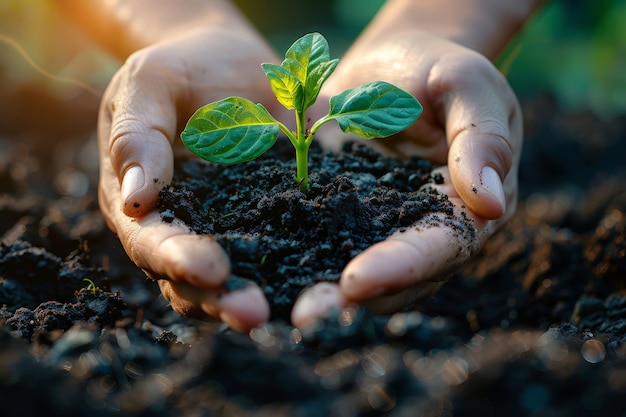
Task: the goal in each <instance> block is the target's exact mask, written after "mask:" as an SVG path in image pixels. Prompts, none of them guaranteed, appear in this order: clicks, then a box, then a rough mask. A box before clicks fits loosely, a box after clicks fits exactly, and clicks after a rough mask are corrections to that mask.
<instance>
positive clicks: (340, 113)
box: [328, 81, 422, 139]
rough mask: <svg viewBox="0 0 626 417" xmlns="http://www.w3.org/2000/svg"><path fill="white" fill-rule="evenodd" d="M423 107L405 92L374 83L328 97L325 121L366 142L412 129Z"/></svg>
mask: <svg viewBox="0 0 626 417" xmlns="http://www.w3.org/2000/svg"><path fill="white" fill-rule="evenodd" d="M421 113H422V105H421V104H420V103H419V102H418V101H417V99H416V98H415V97H413V96H412V95H411V94H409V93H407V92H406V91H404V90H402V89H400V88H398V87H396V86H394V85H392V84H389V83H386V82H383V81H374V82H371V83H367V84H364V85H362V86H360V87H357V88H353V89H350V90H346V91H344V92H343V93H341V94H339V95H336V96H334V97H331V99H330V111H329V113H328V118H329V119H330V120H332V119H334V120H337V123H338V124H339V127H340V128H341V130H342V131H344V132H350V133H354V134H356V135H359V136H361V137H363V138H365V139H372V138H384V137H387V136H390V135H393V134H395V133H398V132H400V131H402V130H404V129H406V128H407V127H409V126H411V125H412V124H413V122H414V121H415V119H417V118H418V117H419V115H420V114H421Z"/></svg>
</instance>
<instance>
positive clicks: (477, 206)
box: [444, 69, 522, 219]
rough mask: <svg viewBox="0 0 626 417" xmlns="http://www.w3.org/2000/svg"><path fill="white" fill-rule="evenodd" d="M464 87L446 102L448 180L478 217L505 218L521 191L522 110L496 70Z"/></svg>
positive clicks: (463, 85) (465, 83) (462, 85)
mask: <svg viewBox="0 0 626 417" xmlns="http://www.w3.org/2000/svg"><path fill="white" fill-rule="evenodd" d="M476 77H478V79H475V80H470V81H466V82H464V83H463V84H461V87H460V88H458V89H456V90H455V91H454V92H452V93H451V94H449V95H447V97H446V99H445V100H444V112H445V118H446V132H447V141H448V147H449V152H448V167H449V169H450V179H451V182H452V184H453V185H454V188H455V190H456V191H457V192H458V194H459V196H460V197H461V198H462V200H463V202H464V203H465V204H466V205H467V206H468V207H469V208H470V209H471V210H472V211H473V212H474V213H476V214H477V215H478V216H480V217H482V218H485V219H496V218H499V217H500V216H502V215H503V214H504V213H505V212H507V205H509V204H512V203H513V201H514V199H515V194H516V189H517V165H518V161H519V156H520V152H521V142H522V127H521V111H520V109H519V104H518V102H517V99H516V98H515V95H514V94H513V92H512V90H511V89H510V87H509V86H508V83H507V82H506V81H505V80H504V77H502V76H501V75H500V73H498V72H497V71H496V70H495V69H493V70H492V71H491V74H489V75H488V76H487V79H485V76H484V75H478V76H476Z"/></svg>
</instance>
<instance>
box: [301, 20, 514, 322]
mask: <svg viewBox="0 0 626 417" xmlns="http://www.w3.org/2000/svg"><path fill="white" fill-rule="evenodd" d="M373 80H383V81H388V82H391V83H393V84H396V85H397V86H399V87H401V88H403V89H405V90H407V91H409V92H411V93H412V94H413V95H415V96H416V97H417V98H418V99H419V100H420V102H421V103H422V105H423V106H424V112H423V114H422V116H421V117H420V118H419V119H418V121H417V122H416V123H415V124H414V125H413V126H411V127H410V128H409V129H407V130H406V131H405V132H403V133H402V134H401V135H399V136H398V137H395V138H389V139H383V140H381V141H376V142H374V143H373V145H374V146H376V147H378V148H379V149H381V150H383V151H386V152H388V153H391V154H395V155H400V156H408V155H420V156H422V157H425V158H428V159H430V160H432V161H433V162H435V163H438V164H443V165H442V166H441V167H440V168H437V171H438V172H440V173H441V174H442V175H443V177H444V178H445V181H444V183H443V184H442V185H438V186H436V188H437V189H438V190H439V191H441V192H442V193H445V194H447V195H448V196H449V198H450V201H451V202H453V203H454V205H455V207H456V213H457V215H460V213H461V212H465V213H466V214H467V216H468V217H469V218H471V219H472V220H473V227H474V231H473V232H472V231H466V232H465V233H459V232H458V230H456V231H455V230H454V228H453V227H450V226H444V225H442V226H439V227H429V226H427V225H425V224H420V223H418V224H417V225H416V226H415V227H414V228H412V229H410V230H408V231H406V232H403V233H395V234H394V235H392V236H390V237H389V238H388V239H387V240H385V241H383V242H380V243H378V244H376V245H374V246H372V247H370V248H368V249H367V250H365V251H364V252H362V253H361V254H359V255H358V256H357V257H355V258H354V259H353V260H352V261H351V262H350V263H349V264H348V265H347V266H346V268H345V269H344V271H343V274H342V276H341V279H340V282H339V284H338V285H336V284H329V283H323V284H318V285H316V286H314V287H312V288H311V289H309V290H307V291H306V292H305V293H304V294H303V295H302V296H301V297H300V299H299V300H298V302H297V303H296V305H295V306H294V309H293V312H292V322H293V323H294V324H295V325H296V326H299V327H302V326H306V325H309V324H311V323H312V322H314V321H316V320H317V319H318V318H320V317H324V316H327V315H328V314H329V312H330V311H331V310H333V309H341V308H344V307H346V306H347V305H349V304H350V303H360V304H368V305H370V306H372V307H373V308H374V309H375V310H378V311H379V312H383V313H393V312H396V311H399V310H401V309H403V308H405V307H407V306H408V305H411V304H413V303H416V302H418V301H419V300H422V299H424V298H426V297H429V296H430V295H432V294H433V293H434V292H435V291H436V290H437V289H439V288H440V287H441V285H443V283H444V282H445V281H446V280H447V277H448V276H449V274H450V273H452V272H454V270H455V269H456V268H457V267H458V266H459V265H461V264H463V263H464V262H465V261H467V260H468V259H469V258H470V257H471V256H472V255H473V254H475V253H476V252H477V251H478V250H479V249H480V248H481V247H482V245H483V243H484V242H485V241H486V239H487V238H489V237H490V236H491V235H492V234H493V233H494V232H495V231H496V230H497V229H498V228H499V227H500V226H501V225H502V224H503V223H504V222H505V221H507V220H508V219H509V218H510V217H511V216H512V214H513V212H514V210H515V205H516V199H517V171H518V164H519V157H520V152H521V147H522V117H521V111H520V107H519V104H518V102H517V99H516V97H515V95H514V94H513V92H512V90H511V88H510V87H509V85H508V84H507V82H506V80H505V79H504V77H503V76H502V75H501V74H500V73H499V72H498V71H497V70H496V69H495V68H494V67H493V65H492V64H491V63H490V62H489V61H488V60H487V59H486V58H484V57H483V56H481V55H480V54H478V53H476V52H474V51H472V50H470V49H467V48H465V47H462V46H460V45H458V44H455V43H453V42H450V41H447V40H445V39H442V38H439V37H436V36H434V35H432V34H429V33H425V32H419V31H410V32H407V31H402V32H398V31H393V30H388V31H384V32H382V33H381V32H379V33H378V35H377V36H375V37H372V36H370V37H369V38H368V40H367V41H360V42H357V43H356V44H355V46H354V47H353V49H352V50H350V51H349V52H348V54H347V55H346V57H345V58H344V59H343V60H342V61H341V63H340V64H339V67H338V68H337V70H336V72H335V74H333V75H332V76H331V78H330V79H329V80H328V82H327V84H326V85H325V86H324V90H323V94H324V95H325V96H327V97H330V96H332V95H335V94H338V93H340V92H341V91H344V90H345V89H347V88H352V87H356V86H357V85H360V84H363V83H365V82H368V81H373ZM319 101H320V102H321V101H323V100H319ZM326 106H327V104H326ZM316 111H317V112H319V113H321V114H324V113H325V112H326V111H327V108H325V109H317V110H316ZM337 132H338V131H337V130H336V131H335V132H334V133H333V132H331V131H329V130H326V131H323V132H320V133H319V138H320V140H323V141H325V143H330V144H336V143H338V142H339V141H340V139H339V138H338V136H340V133H341V132H339V133H337ZM446 164H447V165H446ZM459 225H460V226H463V225H461V224H460V222H459ZM461 230H462V229H461Z"/></svg>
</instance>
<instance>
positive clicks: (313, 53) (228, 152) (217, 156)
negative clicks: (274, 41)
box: [181, 33, 422, 192]
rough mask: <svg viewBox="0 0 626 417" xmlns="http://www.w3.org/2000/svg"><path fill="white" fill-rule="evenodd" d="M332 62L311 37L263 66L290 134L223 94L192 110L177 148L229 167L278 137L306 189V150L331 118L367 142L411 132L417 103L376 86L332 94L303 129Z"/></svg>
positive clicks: (257, 108)
mask: <svg viewBox="0 0 626 417" xmlns="http://www.w3.org/2000/svg"><path fill="white" fill-rule="evenodd" d="M338 62H339V60H338V59H330V52H329V48H328V42H327V41H326V39H325V38H324V37H323V36H322V35H321V34H319V33H310V34H308V35H305V36H303V37H302V38H300V39H298V40H297V41H296V42H294V44H293V45H291V47H290V48H289V49H288V50H287V53H286V54H285V59H284V60H283V62H282V63H281V65H276V64H262V68H263V70H264V71H265V74H266V75H267V78H268V79H269V82H270V86H271V88H272V91H273V92H274V94H275V95H276V98H277V100H278V102H279V103H280V104H282V105H283V106H284V107H285V108H287V109H288V110H293V111H294V112H295V118H296V130H295V131H291V130H290V129H289V128H287V127H286V126H285V125H284V124H283V123H281V122H280V121H278V120H276V119H274V117H272V115H270V113H269V112H268V111H267V109H265V107H263V106H262V105H261V104H255V103H253V102H251V101H250V100H247V99H245V98H241V97H228V98H225V99H223V100H220V101H216V102H213V103H209V104H207V105H205V106H203V107H201V108H200V109H198V110H197V111H196V112H195V113H194V115H193V116H192V117H191V118H190V119H189V121H188V122H187V126H186V127H185V129H184V131H183V132H182V133H181V139H182V141H183V144H184V145H185V146H186V147H187V148H189V150H191V151H192V152H193V153H195V154H196V155H198V156H199V157H201V158H203V159H205V160H207V161H210V162H215V163H219V164H234V163H238V162H246V161H250V160H252V159H254V158H256V157H258V156H260V155H262V154H263V153H264V152H266V151H267V150H269V149H270V148H271V147H272V146H273V145H274V143H275V142H276V140H277V138H278V135H279V133H280V132H282V133H283V134H285V135H286V136H287V138H289V140H290V141H291V143H292V145H293V147H294V148H295V151H296V178H295V179H296V182H297V183H298V184H299V185H300V189H301V190H302V191H303V192H306V191H307V190H308V187H309V180H308V178H309V174H308V160H309V158H308V152H309V147H310V145H311V142H312V141H313V137H314V135H315V133H316V132H317V131H318V129H319V128H320V127H321V126H322V125H324V124H325V123H328V122H330V121H331V120H336V121H337V123H338V124H339V127H340V128H341V130H342V131H344V132H351V133H354V134H356V135H358V136H361V137H363V138H365V139H372V138H384V137H387V136H390V135H393V134H395V133H398V132H400V131H402V130H404V129H406V128H407V127H409V126H410V125H411V124H412V123H413V122H414V121H415V119H417V117H418V116H419V115H420V114H421V112H422V106H421V104H420V103H419V102H418V101H417V99H416V98H415V97H413V96H412V95H411V94H409V93H408V92H406V91H404V90H402V89H400V88H398V87H396V86H394V85H392V84H389V83H386V82H383V81H374V82H370V83H367V84H364V85H362V86H360V87H357V88H353V89H349V90H346V91H344V92H343V93H341V94H339V95H336V96H334V97H331V98H330V110H329V112H328V114H326V115H325V116H323V117H322V118H321V119H319V120H317V121H315V122H314V123H313V125H312V126H311V127H310V128H308V127H307V124H306V122H307V118H306V110H307V109H308V108H309V107H311V106H312V105H313V104H314V103H315V101H316V100H317V96H318V94H319V92H320V90H321V88H322V85H323V84H324V82H325V81H326V80H327V79H328V77H329V76H330V75H331V74H332V73H333V71H334V70H335V67H336V66H337V64H338Z"/></svg>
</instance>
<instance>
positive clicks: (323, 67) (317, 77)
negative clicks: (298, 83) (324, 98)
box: [303, 59, 339, 110]
mask: <svg viewBox="0 0 626 417" xmlns="http://www.w3.org/2000/svg"><path fill="white" fill-rule="evenodd" d="M338 63H339V60H338V59H333V60H332V61H328V62H325V63H321V64H320V65H318V66H317V67H315V68H313V70H312V71H311V72H310V73H309V76H308V77H307V79H306V85H305V87H304V92H305V93H304V96H305V101H304V106H303V110H306V109H308V108H309V107H311V106H312V105H313V104H314V103H315V100H317V96H318V95H319V93H320V90H321V89H322V85H323V84H324V82H325V81H326V80H327V79H328V77H330V75H331V74H332V73H333V71H335V68H336V67H337V64H338Z"/></svg>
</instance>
